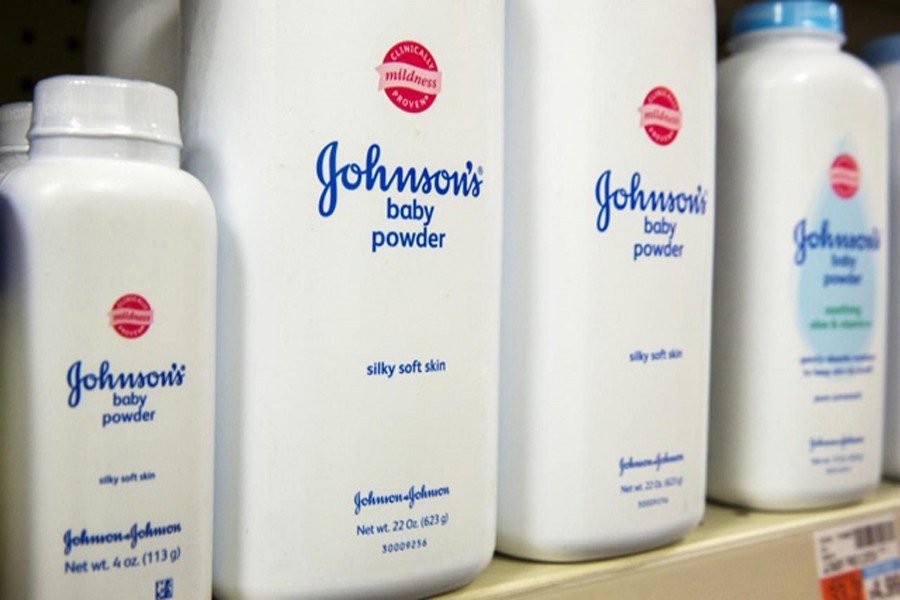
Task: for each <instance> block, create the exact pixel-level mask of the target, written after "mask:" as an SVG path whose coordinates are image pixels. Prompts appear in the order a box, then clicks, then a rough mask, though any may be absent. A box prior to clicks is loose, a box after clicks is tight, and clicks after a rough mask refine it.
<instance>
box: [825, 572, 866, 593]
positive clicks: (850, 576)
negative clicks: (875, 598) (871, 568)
mask: <svg viewBox="0 0 900 600" xmlns="http://www.w3.org/2000/svg"><path fill="white" fill-rule="evenodd" d="M821 583H822V600H866V593H865V590H864V589H863V579H862V572H861V571H850V572H849V573H843V574H841V575H837V576H835V577H829V578H828V579H823V580H822V581H821Z"/></svg>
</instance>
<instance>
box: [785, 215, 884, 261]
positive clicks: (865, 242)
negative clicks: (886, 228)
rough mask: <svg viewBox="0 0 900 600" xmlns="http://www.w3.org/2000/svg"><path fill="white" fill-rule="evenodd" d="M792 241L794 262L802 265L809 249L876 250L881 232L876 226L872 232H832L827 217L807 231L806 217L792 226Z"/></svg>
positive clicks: (879, 244)
mask: <svg viewBox="0 0 900 600" xmlns="http://www.w3.org/2000/svg"><path fill="white" fill-rule="evenodd" d="M794 243H795V244H797V252H796V253H795V254H794V262H795V263H796V264H798V265H802V264H803V263H805V262H806V255H807V252H808V251H810V250H832V249H838V250H855V251H858V252H864V251H866V250H871V251H876V250H878V248H879V247H880V246H881V234H880V233H879V232H878V228H877V227H876V228H874V229H872V233H833V232H832V231H831V224H830V223H829V222H828V219H825V220H824V221H822V226H821V227H820V228H819V229H817V230H814V231H810V232H807V231H806V219H801V220H800V222H798V223H797V225H796V227H794Z"/></svg>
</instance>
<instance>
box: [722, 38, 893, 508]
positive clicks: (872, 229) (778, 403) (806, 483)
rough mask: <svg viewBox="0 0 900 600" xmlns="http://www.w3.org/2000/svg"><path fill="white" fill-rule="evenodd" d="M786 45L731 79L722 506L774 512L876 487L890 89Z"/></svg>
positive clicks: (755, 52) (821, 45)
mask: <svg viewBox="0 0 900 600" xmlns="http://www.w3.org/2000/svg"><path fill="white" fill-rule="evenodd" d="M756 35H764V34H756ZM790 35H791V34H777V35H775V34H773V35H772V36H770V37H769V38H766V37H758V38H754V39H750V40H749V41H748V42H746V43H748V44H751V46H748V48H747V49H745V50H742V51H740V52H738V53H737V54H735V55H734V56H732V57H731V58H729V59H727V60H725V61H723V62H722V64H721V65H720V68H719V111H720V113H719V114H720V120H719V140H718V141H719V155H718V159H719V163H718V189H719V196H720V198H721V201H720V205H719V213H718V221H717V247H716V282H715V286H716V287H715V302H716V310H715V313H714V317H715V319H714V332H713V340H714V341H713V365H712V370H713V377H712V388H711V389H712V400H711V401H712V407H711V431H710V438H711V440H710V483H709V486H710V495H711V496H712V497H713V498H715V499H717V500H722V501H725V502H730V503H735V504H742V505H747V506H751V507H758V508H765V509H774V510H790V509H801V508H811V507H816V506H826V505H834V504H840V503H843V502H849V501H852V500H855V499H858V498H860V497H861V496H862V495H864V494H865V493H866V492H867V491H868V490H871V489H872V488H874V487H875V486H876V485H877V483H878V480H879V478H880V470H881V437H882V434H881V428H882V414H883V402H884V391H883V388H884V381H885V379H884V378H885V362H884V351H885V327H886V323H885V317H886V312H885V311H886V298H887V279H886V275H887V271H886V268H887V263H886V252H887V240H888V237H887V222H886V219H887V204H886V193H887V189H886V187H887V171H886V168H887V156H886V150H887V135H886V132H887V123H886V104H885V94H884V89H883V87H882V85H881V84H880V83H879V82H878V78H877V77H876V76H875V74H874V73H873V72H872V71H871V70H870V69H869V68H868V67H866V66H865V65H863V64H862V63H861V62H860V61H858V60H856V59H854V58H852V57H850V56H849V55H846V54H843V53H841V52H839V50H838V45H839V42H838V41H837V40H836V39H829V38H827V37H822V36H816V35H811V34H809V35H806V36H804V35H802V34H796V36H795V37H790ZM844 156H849V157H851V158H852V161H853V162H855V164H856V167H855V169H854V168H850V171H849V173H850V180H851V183H850V188H847V189H844V191H841V188H840V184H841V176H842V174H844V175H846V174H847V173H848V171H847V170H846V169H842V168H841V165H842V164H844V161H845V159H844V158H840V159H839V157H844ZM854 182H855V183H854ZM854 186H856V187H857V189H853V187H854ZM838 192H840V194H839V193H838ZM841 194H843V195H845V196H848V197H846V198H845V197H842V196H841ZM826 222H827V225H825V223H826ZM823 227H828V228H829V231H830V232H832V233H834V234H838V233H841V234H848V235H851V236H862V237H859V238H858V239H859V240H861V241H860V242H859V243H860V244H861V245H862V246H867V245H868V246H869V247H865V248H863V249H851V250H847V251H842V250H841V249H834V248H829V247H828V246H827V242H822V241H821V240H820V239H819V238H817V237H816V236H815V235H814V234H817V233H821V232H822V228H823ZM810 235H812V236H813V237H810ZM798 236H799V237H798ZM821 239H822V240H824V239H825V238H821ZM798 240H805V241H803V242H802V243H800V242H798ZM870 242H871V243H870ZM801 245H802V246H804V247H805V250H804V248H801ZM847 257H849V258H847ZM850 259H852V260H853V264H852V266H851V265H850ZM857 276H858V277H859V279H858V280H857ZM829 277H830V278H829ZM826 282H828V286H826V285H825V284H826ZM826 325H827V327H826Z"/></svg>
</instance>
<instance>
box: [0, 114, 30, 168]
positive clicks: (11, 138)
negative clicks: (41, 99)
mask: <svg viewBox="0 0 900 600" xmlns="http://www.w3.org/2000/svg"><path fill="white" fill-rule="evenodd" d="M30 125H31V102H12V103H10V104H4V105H2V106H0V179H3V176H4V175H6V174H7V173H9V172H10V171H12V170H13V169H15V168H16V167H19V166H22V165H24V164H25V163H27V162H28V137H27V136H28V127H29V126H30Z"/></svg>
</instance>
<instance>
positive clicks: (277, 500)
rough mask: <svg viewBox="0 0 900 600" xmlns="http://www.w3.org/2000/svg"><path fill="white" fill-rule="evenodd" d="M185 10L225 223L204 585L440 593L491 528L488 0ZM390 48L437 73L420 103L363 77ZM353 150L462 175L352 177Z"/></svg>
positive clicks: (200, 140) (497, 167)
mask: <svg viewBox="0 0 900 600" xmlns="http://www.w3.org/2000/svg"><path fill="white" fill-rule="evenodd" d="M211 24H212V25H211ZM184 25H185V43H186V47H185V67H186V69H185V74H186V78H185V93H184V102H183V104H182V106H183V115H184V119H185V130H184V135H185V140H186V151H185V158H186V165H187V168H188V169H189V170H191V171H192V172H193V173H195V174H197V175H198V177H200V179H201V180H203V181H204V183H206V184H207V186H208V187H209V189H210V191H211V193H212V195H213V197H214V199H215V202H216V207H217V213H218V217H219V224H220V232H221V239H222V244H221V248H220V264H221V265H222V268H221V280H220V282H221V288H220V296H219V307H220V318H221V320H220V323H221V327H220V338H219V351H220V352H219V369H220V370H219V373H220V376H221V377H220V379H219V396H218V400H219V410H218V417H219V420H218V443H219V444H218V448H219V453H218V457H217V469H218V470H217V506H216V566H215V576H214V577H215V591H216V595H217V597H221V598H298V597H315V598H321V597H371V596H422V595H427V594H433V593H438V592H440V591H444V590H447V589H450V588H453V587H458V586H460V585H462V584H463V583H465V582H467V581H469V580H470V579H471V578H472V577H474V575H475V574H476V573H477V572H478V571H479V570H480V569H482V568H483V567H484V566H485V565H486V564H487V563H488V561H489V560H490V557H491V554H492V552H493V547H494V535H495V534H494V532H495V513H496V463H495V461H496V435H497V434H496V426H497V417H496V411H497V397H496V394H497V392H496V388H497V377H498V374H497V371H498V366H497V363H498V361H499V358H498V355H499V350H498V345H499V340H498V337H499V335H498V332H499V287H500V285H499V280H500V275H499V273H500V245H501V242H500V230H501V201H502V108H503V107H502V82H503V70H502V64H503V63H502V61H503V54H502V36H503V3H502V2H501V1H499V0H489V1H486V0H465V1H459V2H458V1H454V2H450V1H442V2H430V3H427V5H423V4H422V3H420V2H413V1H412V0H392V1H385V2H369V1H366V0H354V1H350V2H341V3H332V2H327V1H300V2H298V1H295V0H292V1H287V0H278V1H275V0H269V1H266V2H259V3H253V5H252V6H251V5H250V4H246V3H222V2H212V1H206V0H200V1H194V2H186V3H185V11H184ZM235 40H239V43H236V42H235ZM406 41H411V42H412V43H413V46H410V48H413V50H414V52H415V53H418V54H419V55H422V56H424V55H425V54H428V55H429V56H430V58H431V63H432V64H431V66H432V67H434V66H435V65H436V69H434V70H437V71H440V73H441V74H442V75H443V82H442V86H441V89H440V92H439V93H438V94H437V95H436V97H434V95H431V100H430V105H429V106H428V107H427V108H426V109H425V110H422V111H421V112H418V113H409V112H406V111H405V110H402V109H401V108H400V107H399V106H397V105H395V104H394V102H393V101H392V97H391V96H390V94H391V92H390V90H380V89H379V80H380V77H381V75H380V73H379V71H377V70H376V69H377V68H378V69H383V68H388V67H385V66H384V63H391V62H392V61H393V60H394V59H398V60H401V59H403V58H404V57H403V56H402V55H403V53H404V51H403V50H402V49H400V50H397V48H396V46H397V45H398V44H401V43H402V42H406ZM401 45H402V44H401ZM329 48H330V49H334V50H327V51H324V52H323V49H329ZM395 50H397V54H395ZM406 58H408V57H406ZM423 68H425V70H426V71H429V72H430V73H432V75H433V73H434V70H430V69H428V68H427V67H423ZM419 74H420V75H421V72H420V73H419ZM425 75H426V77H425V78H426V79H427V78H428V74H427V73H426V74H425ZM247 89H250V90H254V93H253V94H251V95H248V94H246V93H245V90H247ZM376 154H377V156H376ZM368 160H374V161H375V163H377V165H379V166H383V167H385V169H386V171H385V173H386V175H385V177H386V178H388V179H389V178H390V176H391V174H392V173H394V172H395V170H396V169H397V168H400V169H402V171H403V173H405V174H407V175H408V174H409V172H410V169H415V170H416V172H417V173H419V174H420V175H421V173H422V169H428V171H429V172H431V173H435V172H438V171H440V170H446V171H447V173H448V174H449V176H451V177H456V178H457V181H462V180H463V179H465V180H466V181H467V182H468V183H467V184H466V185H465V186H462V187H463V188H465V189H462V188H460V190H459V193H456V192H454V191H452V190H451V191H449V192H448V193H446V194H442V193H436V190H435V189H433V188H432V189H427V188H428V186H425V187H418V186H419V184H416V186H417V187H418V191H415V190H411V189H410V186H409V185H406V186H405V187H404V189H403V190H399V189H398V187H397V185H395V184H396V180H394V181H393V183H391V184H389V185H386V186H382V182H384V181H386V180H385V179H378V181H376V182H374V184H373V186H372V189H366V188H367V182H366V178H367V176H366V175H363V176H362V179H360V178H359V176H358V175H357V173H359V172H360V169H362V170H364V171H366V172H370V171H371V172H375V171H376V170H377V167H376V166H373V167H372V168H371V169H370V168H369V167H368V166H367V161H368ZM351 163H352V165H355V166H351V167H348V169H344V170H342V169H343V167H344V166H345V165H348V164H351ZM454 174H455V175H454ZM416 177H418V175H417V176H416ZM441 177H443V176H441ZM475 178H477V179H478V181H479V182H480V183H479V184H478V185H477V186H475V185H474V181H475ZM443 181H444V180H443V179H441V182H440V183H439V184H438V185H440V186H443V185H444V184H443ZM360 182H362V183H360ZM332 184H333V185H332ZM357 184H359V186H358V187H356V185H357ZM476 187H477V188H478V189H477V190H476V189H475V188H476ZM383 188H384V189H383ZM441 189H443V187H441ZM414 203H415V205H414ZM401 204H402V205H404V207H405V208H404V209H403V211H404V215H405V216H407V217H412V218H411V219H404V218H403V217H401V218H396V217H397V216H398V215H397V211H398V210H400V209H399V208H398V206H399V205H401ZM416 207H418V208H416ZM426 228H427V233H424V232H425V231H426ZM392 232H393V233H392ZM397 232H403V233H405V234H407V235H408V234H410V233H414V234H415V236H416V239H415V240H413V244H414V247H402V246H400V245H397V244H398V243H400V242H399V239H400V238H399V235H398V233H397ZM420 242H422V243H424V244H425V247H421V246H420ZM392 243H393V245H392ZM432 359H433V360H434V361H436V362H430V361H431V360H432ZM429 365H430V366H431V367H438V370H431V371H428V369H429ZM441 365H443V367H442V366H441ZM406 368H411V369H412V373H408V372H407V373H402V372H401V369H406ZM422 486H425V488H426V490H429V491H432V492H434V493H435V494H438V495H435V496H432V497H429V498H426V499H422V500H416V502H415V503H410V502H409V501H408V500H403V501H402V502H401V501H399V500H398V499H403V498H404V497H405V496H407V495H408V493H409V491H410V489H411V488H415V491H416V492H417V493H421V489H422ZM442 490H443V491H442ZM370 492H371V494H372V497H373V498H376V497H384V498H388V497H392V498H390V499H388V500H386V503H384V504H372V503H368V498H369V494H370ZM445 492H447V493H445ZM357 496H358V498H359V500H360V503H359V504H358V503H357ZM376 499H377V498H376ZM435 518H436V519H437V521H436V522H435V521H434V519H435ZM410 524H413V525H415V526H414V527H413V526H412V525H410ZM384 527H387V531H383V529H384ZM426 544H427V545H426ZM398 550H399V551H398ZM348 565H352V568H351V569H349V570H348Z"/></svg>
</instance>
